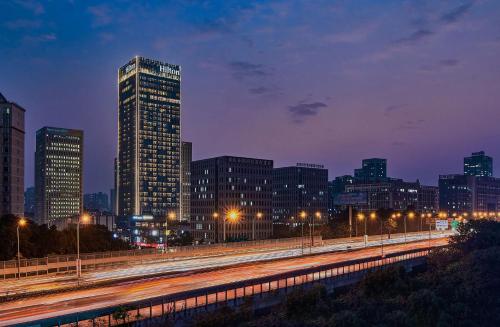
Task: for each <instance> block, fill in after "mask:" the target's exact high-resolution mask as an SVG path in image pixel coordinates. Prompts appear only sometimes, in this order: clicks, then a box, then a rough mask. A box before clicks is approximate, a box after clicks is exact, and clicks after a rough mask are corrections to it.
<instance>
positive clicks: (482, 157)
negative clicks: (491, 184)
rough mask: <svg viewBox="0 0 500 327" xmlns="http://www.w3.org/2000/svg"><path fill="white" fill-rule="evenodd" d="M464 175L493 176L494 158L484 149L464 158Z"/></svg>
mask: <svg viewBox="0 0 500 327" xmlns="http://www.w3.org/2000/svg"><path fill="white" fill-rule="evenodd" d="M464 175H468V176H486V177H491V176H493V158H492V157H490V156H487V155H486V154H485V153H484V151H480V152H473V153H472V155H471V156H470V157H465V158H464Z"/></svg>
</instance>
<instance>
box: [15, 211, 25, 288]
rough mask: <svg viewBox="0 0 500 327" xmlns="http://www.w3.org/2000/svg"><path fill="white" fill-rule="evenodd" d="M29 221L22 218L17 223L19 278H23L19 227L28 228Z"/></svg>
mask: <svg viewBox="0 0 500 327" xmlns="http://www.w3.org/2000/svg"><path fill="white" fill-rule="evenodd" d="M26 224H27V221H26V219H24V218H20V219H19V220H18V222H17V278H18V279H20V278H21V250H20V242H19V227H24V226H26Z"/></svg>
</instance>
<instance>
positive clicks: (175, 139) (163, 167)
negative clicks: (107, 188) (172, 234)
mask: <svg viewBox="0 0 500 327" xmlns="http://www.w3.org/2000/svg"><path fill="white" fill-rule="evenodd" d="M180 82H181V70H180V67H179V66H178V65H172V64H168V63H164V62H160V61H157V60H151V59H146V58H142V57H135V58H134V59H132V60H130V61H129V62H128V63H127V64H126V65H124V66H123V67H121V68H120V69H119V71H118V83H119V84H118V190H117V197H118V201H117V202H118V215H119V216H122V217H133V216H143V215H148V216H150V215H151V216H153V217H154V219H155V220H161V221H164V220H165V217H166V216H167V214H169V213H171V212H173V213H174V214H176V216H177V217H179V204H180V165H181V162H180V160H181V139H180V132H181V126H180V121H181V120H180V114H181V113H180V109H181V108H180V105H181V93H180V91H181V90H180Z"/></svg>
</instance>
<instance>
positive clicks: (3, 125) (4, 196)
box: [0, 93, 25, 216]
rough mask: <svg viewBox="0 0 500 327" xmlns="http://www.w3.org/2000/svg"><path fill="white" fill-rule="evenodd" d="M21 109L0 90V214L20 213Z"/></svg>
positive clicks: (22, 199) (21, 205) (22, 182)
mask: <svg viewBox="0 0 500 327" xmlns="http://www.w3.org/2000/svg"><path fill="white" fill-rule="evenodd" d="M24 112H25V110H24V109H23V108H21V107H20V106H19V105H18V104H16V103H14V102H9V101H7V99H6V98H5V97H4V96H3V95H2V94H1V93H0V133H1V136H0V216H1V215H4V214H14V215H19V216H21V215H23V214H24Z"/></svg>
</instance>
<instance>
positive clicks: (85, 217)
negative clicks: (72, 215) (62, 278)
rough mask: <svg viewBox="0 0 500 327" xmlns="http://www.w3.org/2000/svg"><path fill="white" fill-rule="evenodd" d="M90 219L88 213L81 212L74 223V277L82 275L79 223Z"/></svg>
mask: <svg viewBox="0 0 500 327" xmlns="http://www.w3.org/2000/svg"><path fill="white" fill-rule="evenodd" d="M89 221H90V216H89V215H88V214H86V213H85V214H83V215H82V216H81V217H78V222H77V223H76V277H77V278H78V279H80V277H81V275H82V261H81V260H80V223H82V222H83V223H84V224H85V223H87V222H89Z"/></svg>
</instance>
